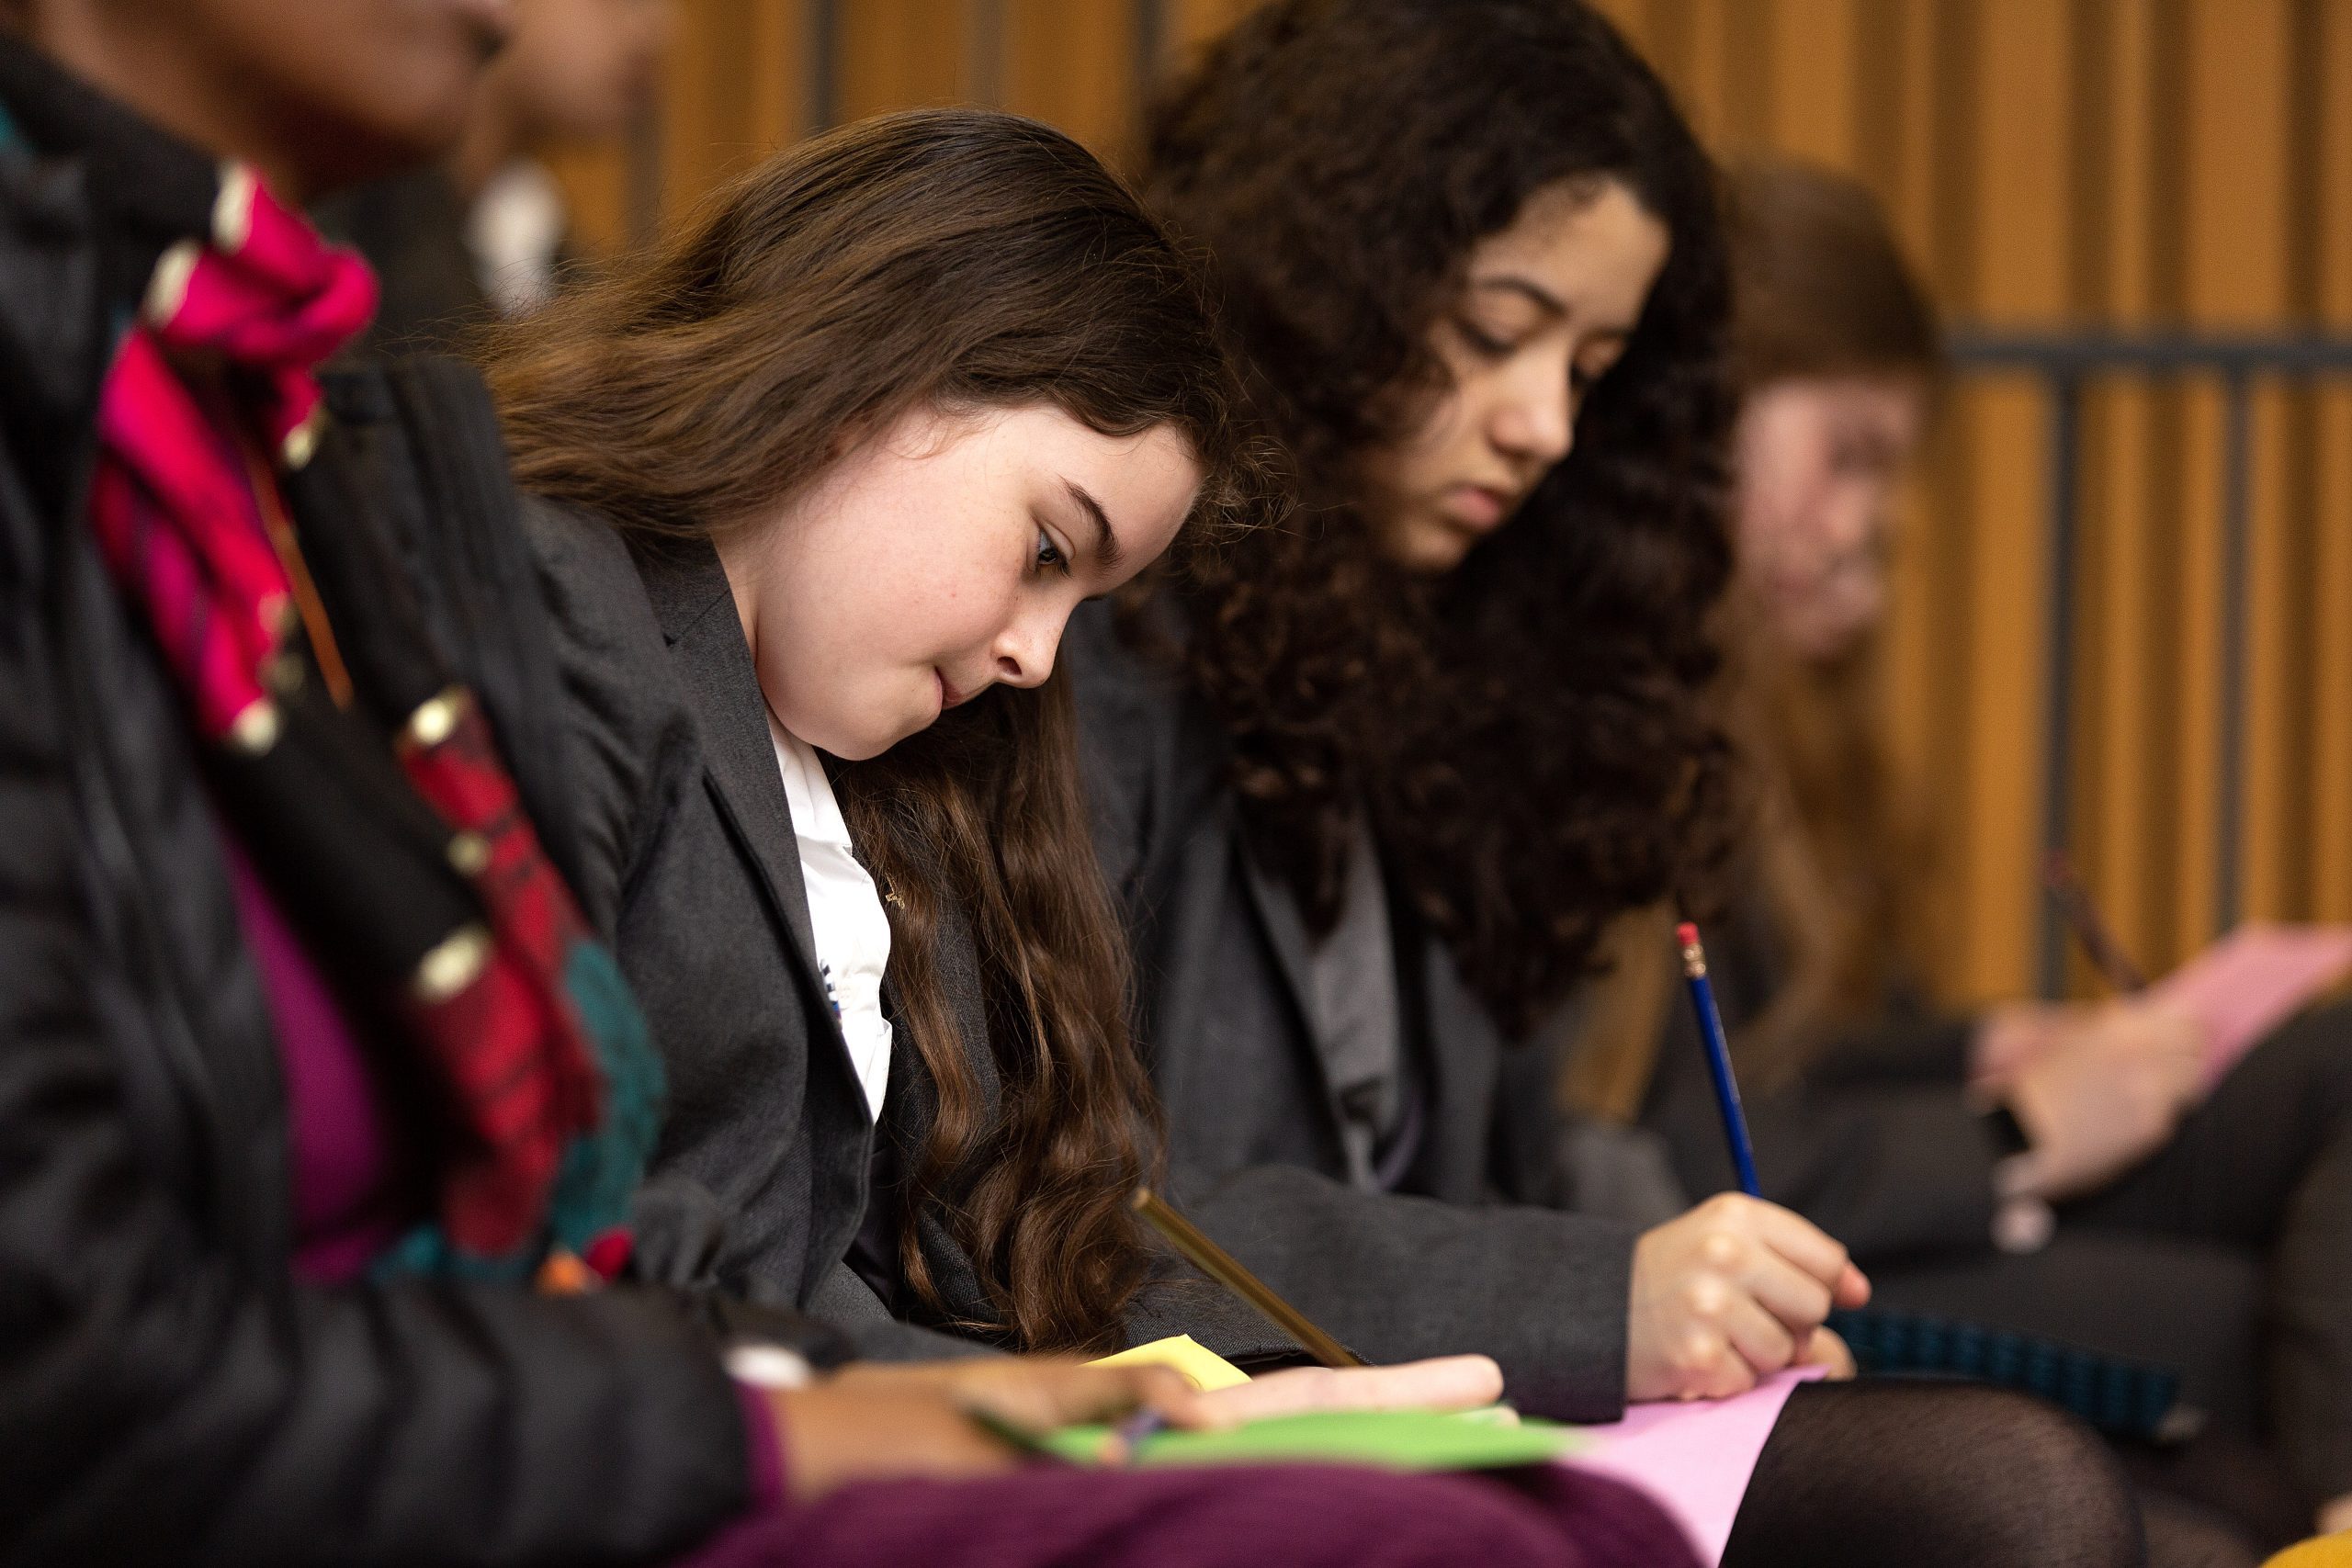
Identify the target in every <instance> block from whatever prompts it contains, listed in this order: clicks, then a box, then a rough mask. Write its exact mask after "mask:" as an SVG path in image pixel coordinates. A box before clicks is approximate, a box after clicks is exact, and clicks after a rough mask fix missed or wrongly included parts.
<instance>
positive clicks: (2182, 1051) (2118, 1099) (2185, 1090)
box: [2003, 1001, 2205, 1201]
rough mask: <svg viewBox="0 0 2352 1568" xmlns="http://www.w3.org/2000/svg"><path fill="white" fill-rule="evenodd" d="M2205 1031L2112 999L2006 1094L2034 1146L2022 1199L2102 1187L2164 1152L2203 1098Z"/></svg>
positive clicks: (2171, 1014)
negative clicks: (2158, 1152)
mask: <svg viewBox="0 0 2352 1568" xmlns="http://www.w3.org/2000/svg"><path fill="white" fill-rule="evenodd" d="M2204 1051H2205V1032H2204V1030H2203V1029H2202V1028H2201V1027H2200V1026H2199V1023H2198V1022H2197V1021H2196V1020H2195V1019H2194V1018H2192V1017H2190V1016H2189V1015H2188V1013H2185V1012H2182V1011H2180V1010H2177V1009H2175V1008H2168V1007H2164V1006H2161V1005H2159V1004H2156V1003H2152V1002H2136V1001H2135V1002H2111V1003H2109V1004H2108V1005H2107V1006H2105V1007H2102V1008H2099V1009H2098V1010H2096V1012H2095V1013H2094V1015H2093V1017H2092V1018H2091V1019H2090V1020H2089V1021H2088V1022H2087V1023H2086V1025H2084V1026H2083V1027H2081V1028H2079V1029H2075V1030H2070V1031H2069V1032H2068V1035H2067V1038H2066V1039H2065V1040H2064V1041H2063V1042H2062V1043H2060V1044H2058V1045H2057V1046H2056V1047H2055V1048H2053V1049H2052V1050H2051V1051H2050V1052H2049V1053H2048V1054H2047V1055H2044V1056H2043V1057H2042V1058H2041V1060H2039V1061H2037V1062H2034V1063H2032V1064H2030V1066H2026V1067H2025V1068H2024V1069H2023V1070H2021V1071H2020V1072H2018V1074H2017V1075H2016V1077H2015V1078H2014V1079H2013V1080H2012V1081H2011V1083H2010V1084H2009V1086H2008V1088H2007V1092H2006V1093H2005V1095H2004V1096H2003V1098H2004V1099H2006V1100H2007V1101H2008V1105H2009V1109H2010V1110H2011V1111H2013V1112H2014V1113H2015V1114H2016V1116H2017V1119H2018V1125H2019V1126H2020V1127H2022V1128H2024V1129H2025V1134H2026V1137H2027V1138H2028V1139H2029V1140H2030V1142H2031V1144H2032V1145H2033V1146H2032V1148H2031V1149H2030V1151H2029V1152H2028V1153H2026V1154H2023V1155H2020V1156H2017V1157H2018V1161H2019V1162H2020V1163H2019V1165H2018V1170H2019V1172H2020V1173H2021V1174H2019V1175H2018V1176H2017V1177H2014V1178H2012V1179H2011V1181H2010V1184H2009V1185H2010V1190H2012V1191H2013V1192H2014V1193H2015V1194H2017V1195H2019V1196H2026V1197H2034V1198H2042V1199H2047V1200H2052V1201H2055V1200H2060V1199H2065V1198H2073V1197H2076V1196H2079V1195H2080V1194H2082V1193H2085V1192H2089V1191H2093V1190H2097V1189H2098V1188H2100V1187H2103V1186H2105V1185H2106V1184H2107V1183H2108V1182H2109V1181H2110V1180H2112V1179H2114V1178H2116V1177H2118V1176H2120V1175H2121V1174H2122V1173H2123V1172H2124V1171H2126V1170H2129V1169H2130V1168H2131V1167H2133V1166H2135V1165H2137V1164H2139V1163H2140V1162H2141V1161H2142V1160H2143V1159H2145V1158H2147V1157H2148V1156H2150V1155H2152V1154H2154V1153H2155V1152H2156V1150H2157V1149H2159V1148H2161V1147H2163V1146H2164V1145H2165V1141H2166V1140H2167V1139H2169V1138H2170V1137H2171V1136H2172V1134H2173V1130H2174V1129H2175V1128H2177V1127H2178V1126H2179V1125H2180V1119H2181V1117H2182V1116H2183V1115H2185V1114H2186V1113H2187V1112H2188V1109H2189V1108H2190V1107H2191V1106H2193V1105H2195V1104H2196V1103H2197V1102H2198V1100H2199V1099H2201V1098H2202V1096H2203V1082H2204V1078H2203V1065H2204Z"/></svg>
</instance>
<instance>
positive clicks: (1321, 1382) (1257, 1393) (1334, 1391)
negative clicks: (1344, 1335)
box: [1201, 1356, 1503, 1427]
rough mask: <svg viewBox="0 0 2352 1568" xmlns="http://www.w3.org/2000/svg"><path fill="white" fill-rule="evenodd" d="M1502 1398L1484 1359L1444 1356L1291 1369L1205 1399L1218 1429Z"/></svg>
mask: <svg viewBox="0 0 2352 1568" xmlns="http://www.w3.org/2000/svg"><path fill="white" fill-rule="evenodd" d="M1502 1396H1503V1371H1502V1369H1501V1368H1500V1367H1498V1366H1497V1365H1495V1363H1494V1362H1493V1360H1492V1359H1489V1358H1487V1357H1485V1356H1441V1357H1438V1358H1436V1359H1433V1360H1427V1361H1407V1362H1405V1363H1404V1364H1402V1365H1401V1366H1394V1367H1350V1368H1347V1369H1345V1370H1342V1371H1335V1370H1333V1369H1331V1368H1329V1367H1292V1368H1288V1369H1286V1370H1284V1371H1279V1372H1268V1373H1266V1374H1264V1375H1263V1376H1261V1377H1257V1378H1253V1379H1251V1380H1250V1382H1246V1383H1237V1384H1236V1385H1235V1386H1233V1387H1231V1388H1220V1389H1216V1390H1215V1391H1213V1392H1211V1393H1204V1394H1203V1395H1201V1406H1202V1410H1203V1412H1204V1415H1205V1416H1207V1418H1208V1420H1209V1422H1210V1423H1211V1424H1212V1425H1215V1426H1220V1427H1223V1426H1231V1425H1234V1424H1236V1423H1238V1422H1242V1421H1261V1420H1263V1419H1265V1418H1266V1417H1267V1416H1304V1415H1306V1414H1308V1413H1310V1412H1316V1411H1325V1410H1475V1409H1476V1408H1478V1407H1479V1406H1480V1405H1484V1404H1493V1403H1494V1402H1495V1401H1497V1400H1498V1399H1500V1398H1501V1397H1502Z"/></svg>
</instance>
